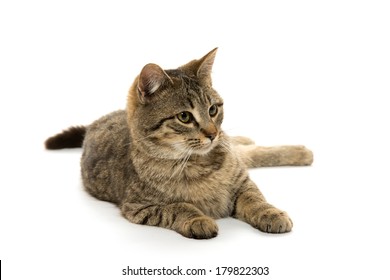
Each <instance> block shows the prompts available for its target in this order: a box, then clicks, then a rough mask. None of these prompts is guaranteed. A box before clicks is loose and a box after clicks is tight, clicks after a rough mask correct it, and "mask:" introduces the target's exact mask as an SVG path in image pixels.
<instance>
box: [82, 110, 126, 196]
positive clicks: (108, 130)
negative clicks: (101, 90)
mask: <svg viewBox="0 0 390 280" xmlns="http://www.w3.org/2000/svg"><path fill="white" fill-rule="evenodd" d="M129 147H130V134H129V128H128V125H127V122H126V112H125V111H124V110H119V111H115V112H112V113H111V114H108V115H106V116H103V117H101V118H100V119H98V120H96V121H95V122H93V123H92V124H91V125H90V126H88V128H87V131H86V135H85V138H84V142H83V155H82V157H81V173H82V179H83V183H84V186H85V188H86V190H87V191H88V192H89V193H91V194H92V195H93V196H95V197H97V198H98V199H101V200H106V201H111V202H115V203H118V202H119V201H120V199H121V198H122V196H123V191H124V185H125V183H126V182H127V181H128V179H129V177H130V175H131V174H132V173H133V166H132V164H131V162H130V161H129V153H128V150H129Z"/></svg>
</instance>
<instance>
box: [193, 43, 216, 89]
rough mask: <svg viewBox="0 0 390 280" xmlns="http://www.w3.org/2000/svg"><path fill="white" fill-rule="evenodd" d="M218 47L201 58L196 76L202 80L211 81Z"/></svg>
mask: <svg viewBox="0 0 390 280" xmlns="http://www.w3.org/2000/svg"><path fill="white" fill-rule="evenodd" d="M217 50H218V48H215V49H213V50H212V51H211V52H209V53H208V54H206V55H205V56H204V57H202V58H201V59H199V66H198V70H197V73H196V76H197V77H198V78H199V79H200V80H206V81H208V82H210V83H211V70H212V69H213V64H214V59H215V56H216V54H217Z"/></svg>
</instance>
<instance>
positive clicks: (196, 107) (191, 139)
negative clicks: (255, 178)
mask: <svg viewBox="0 0 390 280" xmlns="http://www.w3.org/2000/svg"><path fill="white" fill-rule="evenodd" d="M215 52H216V50H213V51H212V52H210V53H209V54H207V55H206V56H205V57H203V58H202V59H200V60H195V61H191V62H190V63H188V64H186V65H184V66H182V67H180V68H178V69H175V70H166V71H164V70H162V69H161V68H160V67H159V66H157V65H155V64H148V65H146V66H145V67H144V68H143V70H142V71H141V74H140V76H139V77H138V78H137V79H136V81H135V85H133V87H132V89H131V90H130V93H129V103H128V114H129V124H130V127H131V133H132V136H133V138H134V140H135V141H137V143H141V144H142V145H143V146H144V147H146V148H147V149H148V151H150V152H151V153H153V154H154V155H155V156H158V157H163V158H173V159H185V158H188V157H189V156H191V155H192V154H198V155H204V154H207V153H209V152H210V151H211V150H212V149H213V148H214V147H215V146H216V145H217V144H218V143H219V141H220V140H221V139H220V138H221V137H220V136H221V133H222V131H221V124H222V120H223V100H222V98H221V97H220V96H219V95H218V93H217V92H216V91H215V90H214V89H213V88H212V86H211V78H210V72H211V67H212V63H213V61H214V57H215Z"/></svg>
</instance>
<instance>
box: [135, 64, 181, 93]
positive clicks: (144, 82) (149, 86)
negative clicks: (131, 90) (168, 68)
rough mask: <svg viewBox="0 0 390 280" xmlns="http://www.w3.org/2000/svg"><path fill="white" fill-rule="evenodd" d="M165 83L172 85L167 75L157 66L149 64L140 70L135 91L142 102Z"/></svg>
mask: <svg viewBox="0 0 390 280" xmlns="http://www.w3.org/2000/svg"><path fill="white" fill-rule="evenodd" d="M166 83H173V81H172V79H171V78H170V77H169V76H168V74H167V73H165V71H164V70H163V69H161V67H160V66H158V65H157V64H153V63H149V64H146V65H145V66H144V68H142V70H141V73H140V74H139V78H138V86H137V90H138V93H139V96H140V98H141V100H142V101H145V100H147V99H148V98H150V97H151V96H153V94H155V93H156V91H158V89H159V88H161V86H163V85H164V84H166Z"/></svg>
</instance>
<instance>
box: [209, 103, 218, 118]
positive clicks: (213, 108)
mask: <svg viewBox="0 0 390 280" xmlns="http://www.w3.org/2000/svg"><path fill="white" fill-rule="evenodd" d="M217 113H218V107H217V105H215V104H214V105H211V107H210V109H209V115H210V116H211V117H214V116H215V115H216V114H217Z"/></svg>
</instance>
